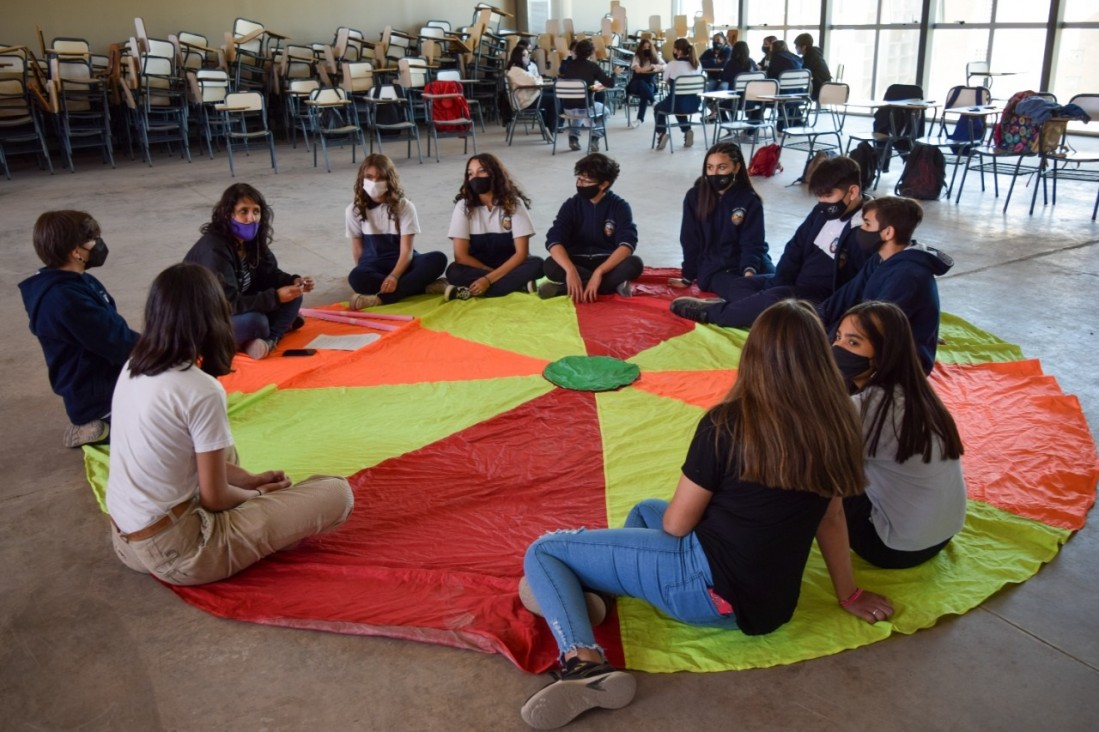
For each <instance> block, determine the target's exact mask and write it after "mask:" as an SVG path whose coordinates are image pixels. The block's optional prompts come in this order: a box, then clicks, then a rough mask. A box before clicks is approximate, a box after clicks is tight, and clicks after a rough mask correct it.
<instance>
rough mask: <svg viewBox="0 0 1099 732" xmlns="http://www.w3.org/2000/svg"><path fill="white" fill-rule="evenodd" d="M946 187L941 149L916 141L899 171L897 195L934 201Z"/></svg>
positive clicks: (944, 159)
mask: <svg viewBox="0 0 1099 732" xmlns="http://www.w3.org/2000/svg"><path fill="white" fill-rule="evenodd" d="M944 188H946V158H944V157H943V151H942V150H940V149H939V148H937V147H935V146H934V145H921V144H920V143H916V145H915V146H914V147H913V148H912V152H910V153H909V154H908V160H906V161H905V163H904V170H903V171H901V179H900V180H898V181H897V187H896V193H897V195H898V196H907V197H908V198H917V199H919V200H921V201H934V200H936V199H938V198H939V197H940V196H942V194H943V189H944Z"/></svg>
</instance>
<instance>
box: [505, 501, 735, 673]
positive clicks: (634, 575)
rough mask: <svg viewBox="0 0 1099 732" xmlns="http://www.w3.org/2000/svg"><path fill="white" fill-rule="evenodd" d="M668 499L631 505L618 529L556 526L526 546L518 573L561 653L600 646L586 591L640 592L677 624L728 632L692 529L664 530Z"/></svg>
mask: <svg viewBox="0 0 1099 732" xmlns="http://www.w3.org/2000/svg"><path fill="white" fill-rule="evenodd" d="M667 508H668V503H667V501H660V500H656V499H650V500H647V501H642V502H641V503H639V504H637V505H636V506H634V507H633V510H631V511H630V514H629V516H627V517H626V526H625V528H622V529H598V530H594V531H588V530H586V529H579V530H577V531H558V532H555V533H552V534H546V535H545V536H543V537H541V538H539V539H538V540H537V541H535V542H534V543H533V544H531V545H530V547H529V548H528V549H527V555H526V558H525V559H524V561H523V571H524V572H525V573H526V575H527V581H528V582H530V588H531V591H532V592H533V593H534V596H535V598H536V599H537V600H538V606H539V607H540V608H541V610H542V615H543V616H544V617H545V619H546V622H547V623H548V624H549V627H550V631H551V632H552V633H553V637H554V640H556V641H557V647H558V649H559V650H560V651H561V653H562V655H563V654H565V653H568V652H569V651H573V650H575V649H577V648H598V646H597V645H596V644H595V635H594V633H593V631H592V627H591V622H590V621H589V620H588V610H587V605H586V604H585V602H584V590H595V591H598V592H609V593H611V594H614V595H627V596H629V597H639V598H641V599H642V600H645V601H646V602H648V603H650V604H651V605H654V606H655V607H657V608H658V609H659V610H661V611H662V612H664V613H665V614H667V615H670V616H671V617H673V618H675V619H676V620H678V621H680V622H682V623H688V624H690V625H706V626H712V627H717V628H727V629H730V630H733V629H736V628H737V623H736V616H734V615H721V614H720V613H719V612H718V611H717V608H715V607H714V603H713V600H711V599H710V593H709V587H710V586H711V585H712V584H713V576H712V575H711V573H710V563H709V561H708V560H707V559H706V554H705V553H704V552H703V551H702V545H701V544H699V542H698V537H697V536H695V533H694V532H693V531H692V532H691V533H689V534H687V535H686V536H683V537H679V536H672V535H671V534H667V533H665V532H664V529H663V528H662V526H663V520H664V511H666V510H667Z"/></svg>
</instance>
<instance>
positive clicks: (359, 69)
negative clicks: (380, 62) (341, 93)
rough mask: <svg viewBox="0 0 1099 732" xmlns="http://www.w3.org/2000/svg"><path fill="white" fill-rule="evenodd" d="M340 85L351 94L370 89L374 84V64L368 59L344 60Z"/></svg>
mask: <svg viewBox="0 0 1099 732" xmlns="http://www.w3.org/2000/svg"><path fill="white" fill-rule="evenodd" d="M340 86H342V87H343V89H344V90H345V91H349V92H351V93H352V94H360V93H362V92H368V91H370V89H371V88H372V87H373V86H374V64H372V63H370V62H369V61H345V62H344V63H343V79H342V80H341V81H340Z"/></svg>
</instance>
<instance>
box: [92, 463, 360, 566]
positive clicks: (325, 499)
mask: <svg viewBox="0 0 1099 732" xmlns="http://www.w3.org/2000/svg"><path fill="white" fill-rule="evenodd" d="M353 504H354V499H353V497H352V495H351V486H350V485H349V484H348V482H347V480H345V479H344V478H339V477H336V476H331V475H314V476H311V477H309V478H306V479H305V480H303V481H302V482H300V483H296V484H294V485H292V486H290V487H289V488H284V489H282V490H280V491H272V492H271V493H267V494H264V495H262V496H256V497H255V498H252V499H250V500H248V501H245V502H244V503H242V504H240V505H239V506H237V507H236V508H230V509H228V510H226V511H218V512H211V511H207V510H206V509H204V508H202V506H201V505H199V500H198V497H197V496H196V497H195V498H194V499H192V501H191V505H190V506H188V507H187V509H186V510H185V511H184V512H183V513H182V514H180V515H179V517H178V518H176V519H175V520H174V521H173V522H172V525H171V526H169V527H168V528H166V529H164V530H163V531H161V532H160V533H159V534H157V535H156V536H151V537H149V538H148V539H145V540H143V541H126V540H125V539H123V538H122V536H121V535H120V533H119V531H118V529H117V528H115V527H114V524H112V525H111V539H112V542H113V543H114V549H115V552H116V553H117V554H118V558H119V559H121V560H122V563H123V564H125V565H126V566H127V567H129V568H130V569H133V570H136V571H138V572H146V573H148V574H151V575H153V576H154V577H156V578H158V579H161V580H163V581H165V582H167V583H169V584H173V585H201V584H204V583H206V582H216V581H217V580H221V579H225V578H226V577H231V576H232V575H234V574H236V573H237V572H239V571H241V570H242V569H244V568H246V567H249V566H251V565H253V564H255V563H256V562H258V561H259V560H260V559H263V558H264V557H266V556H267V555H268V554H274V553H275V552H277V551H279V550H280V549H285V548H286V547H288V546H291V545H292V544H295V543H297V542H298V541H301V540H302V539H304V538H306V537H309V536H313V535H314V534H320V533H322V532H324V531H328V530H329V529H331V528H333V527H335V526H339V525H340V524H342V523H343V522H344V521H346V520H347V517H348V516H349V515H350V514H351V508H352V506H353Z"/></svg>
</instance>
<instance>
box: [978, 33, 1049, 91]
mask: <svg viewBox="0 0 1099 732" xmlns="http://www.w3.org/2000/svg"><path fill="white" fill-rule="evenodd" d="M1045 43H1046V30H1045V28H1026V29H1010V30H1009V29H1000V30H997V31H996V33H995V35H994V36H993V37H992V59H991V61H990V63H989V65H988V69H989V71H991V72H993V73H996V72H1014V74H1015V75H1013V76H994V77H992V85H993V94H994V95H995V96H997V97H1009V96H1011V95H1012V94H1014V93H1015V92H1017V91H1021V90H1023V89H1033V90H1034V91H1041V83H1042V57H1043V56H1044V55H1045Z"/></svg>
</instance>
